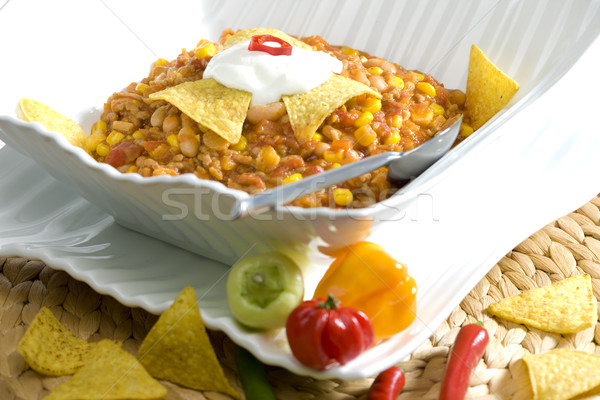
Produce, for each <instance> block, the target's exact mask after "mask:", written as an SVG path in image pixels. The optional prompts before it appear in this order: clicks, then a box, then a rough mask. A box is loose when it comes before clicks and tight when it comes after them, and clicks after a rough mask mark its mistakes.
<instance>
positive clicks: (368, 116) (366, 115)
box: [354, 111, 373, 128]
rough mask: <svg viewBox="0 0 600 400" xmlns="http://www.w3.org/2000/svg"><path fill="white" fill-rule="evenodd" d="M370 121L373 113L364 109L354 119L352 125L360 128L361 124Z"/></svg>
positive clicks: (366, 123) (363, 124)
mask: <svg viewBox="0 0 600 400" xmlns="http://www.w3.org/2000/svg"><path fill="white" fill-rule="evenodd" d="M371 121H373V114H371V113H370V112H368V111H365V112H363V113H362V114H360V117H358V118H357V119H356V120H355V121H354V126H356V127H357V128H360V127H361V126H365V125H368V124H370V123H371Z"/></svg>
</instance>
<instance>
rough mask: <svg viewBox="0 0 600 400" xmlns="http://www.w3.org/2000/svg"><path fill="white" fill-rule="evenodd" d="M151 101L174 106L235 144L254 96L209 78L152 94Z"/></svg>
mask: <svg viewBox="0 0 600 400" xmlns="http://www.w3.org/2000/svg"><path fill="white" fill-rule="evenodd" d="M150 99H151V100H165V101H167V102H169V103H171V104H173V105H174V106H175V107H177V108H178V109H179V110H180V111H181V112H182V113H184V114H186V115H187V116H188V117H190V118H192V119H193V120H194V121H196V122H197V123H199V124H200V125H202V126H204V127H206V128H208V129H210V130H212V131H213V132H215V133H216V134H217V135H219V136H221V137H222V138H223V139H225V140H227V141H228V142H229V143H232V144H235V143H237V142H238V141H239V140H240V136H241V135H242V127H243V125H244V120H245V119H246V114H247V113H248V107H249V106H250V101H251V100H252V94H251V93H249V92H246V91H243V90H238V89H232V88H228V87H226V86H223V85H221V84H220V83H218V82H217V81H216V80H214V79H212V78H209V79H200V80H197V81H193V82H184V83H181V84H179V85H177V86H172V87H168V88H166V89H164V90H161V91H160V92H155V93H152V94H151V95H150Z"/></svg>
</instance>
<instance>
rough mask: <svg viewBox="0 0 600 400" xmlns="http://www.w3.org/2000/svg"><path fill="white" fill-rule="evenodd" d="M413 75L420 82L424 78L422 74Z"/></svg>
mask: <svg viewBox="0 0 600 400" xmlns="http://www.w3.org/2000/svg"><path fill="white" fill-rule="evenodd" d="M413 74H414V75H415V76H416V77H417V80H418V81H422V80H423V79H425V77H424V76H423V74H421V73H420V72H415V71H413Z"/></svg>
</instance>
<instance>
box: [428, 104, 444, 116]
mask: <svg viewBox="0 0 600 400" xmlns="http://www.w3.org/2000/svg"><path fill="white" fill-rule="evenodd" d="M431 111H433V113H434V114H435V115H444V113H445V112H446V110H445V109H444V107H442V106H440V105H439V104H438V103H433V104H432V105H431Z"/></svg>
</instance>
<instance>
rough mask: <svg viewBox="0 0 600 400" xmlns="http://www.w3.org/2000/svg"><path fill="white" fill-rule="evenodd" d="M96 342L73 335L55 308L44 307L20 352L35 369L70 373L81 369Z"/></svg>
mask: <svg viewBox="0 0 600 400" xmlns="http://www.w3.org/2000/svg"><path fill="white" fill-rule="evenodd" d="M94 346H95V345H94V344H92V343H88V342H86V341H85V340H83V339H81V338H78V337H76V336H74V335H73V334H72V333H71V332H70V331H69V330H68V329H67V328H66V327H65V326H64V325H63V324H61V323H60V321H59V320H57V319H56V317H54V314H52V311H51V310H50V309H49V308H47V307H42V308H41V309H40V311H39V312H38V313H37V315H36V316H35V318H34V320H33V321H32V322H31V325H29V327H28V328H27V331H25V335H24V336H23V338H22V339H21V341H20V342H19V345H18V347H17V351H18V352H19V353H20V354H21V355H22V356H23V358H24V359H25V361H26V362H27V364H28V365H29V366H30V367H31V368H32V369H33V370H35V371H37V372H39V373H42V374H45V375H53V376H60V375H71V374H73V373H75V371H77V369H79V368H80V367H81V366H82V365H83V363H84V361H85V358H86V357H87V356H88V354H89V352H90V351H91V350H92V349H93V347H94Z"/></svg>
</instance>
